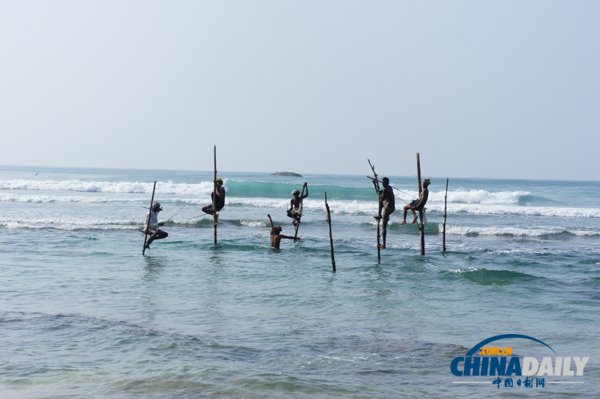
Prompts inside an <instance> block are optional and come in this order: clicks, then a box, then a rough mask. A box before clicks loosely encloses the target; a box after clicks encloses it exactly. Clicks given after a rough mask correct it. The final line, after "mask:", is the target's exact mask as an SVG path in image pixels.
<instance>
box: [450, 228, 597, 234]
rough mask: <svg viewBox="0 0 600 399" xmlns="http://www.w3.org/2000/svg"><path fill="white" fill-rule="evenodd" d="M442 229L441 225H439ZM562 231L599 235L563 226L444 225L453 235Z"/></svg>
mask: <svg viewBox="0 0 600 399" xmlns="http://www.w3.org/2000/svg"><path fill="white" fill-rule="evenodd" d="M440 231H442V226H440ZM562 233H570V234H574V235H577V236H600V231H594V230H579V229H567V228H563V227H533V228H522V227H497V226H491V227H462V226H446V234H453V235H461V236H467V235H482V236H502V235H509V236H516V237H542V236H547V235H556V234H562Z"/></svg>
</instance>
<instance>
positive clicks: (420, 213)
mask: <svg viewBox="0 0 600 399" xmlns="http://www.w3.org/2000/svg"><path fill="white" fill-rule="evenodd" d="M417 179H418V180H419V198H421V191H422V188H421V160H420V157H419V153H418V152H417ZM419 219H420V220H419V231H420V232H421V255H425V225H424V224H423V209H421V210H420V211H419Z"/></svg>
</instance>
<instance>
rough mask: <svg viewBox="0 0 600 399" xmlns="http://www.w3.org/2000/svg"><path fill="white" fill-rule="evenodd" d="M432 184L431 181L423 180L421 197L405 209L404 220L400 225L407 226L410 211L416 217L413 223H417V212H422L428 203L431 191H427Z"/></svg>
mask: <svg viewBox="0 0 600 399" xmlns="http://www.w3.org/2000/svg"><path fill="white" fill-rule="evenodd" d="M430 184H431V180H429V179H423V190H421V195H420V196H419V199H418V200H414V201H412V202H411V203H410V204H408V205H406V206H405V207H404V220H403V221H402V223H400V224H406V213H407V212H408V211H411V212H412V214H413V215H414V216H415V218H414V219H413V221H412V222H413V223H417V218H418V217H417V212H418V211H420V210H422V209H423V207H424V206H425V204H426V203H427V198H429V190H428V189H427V187H429V185H430Z"/></svg>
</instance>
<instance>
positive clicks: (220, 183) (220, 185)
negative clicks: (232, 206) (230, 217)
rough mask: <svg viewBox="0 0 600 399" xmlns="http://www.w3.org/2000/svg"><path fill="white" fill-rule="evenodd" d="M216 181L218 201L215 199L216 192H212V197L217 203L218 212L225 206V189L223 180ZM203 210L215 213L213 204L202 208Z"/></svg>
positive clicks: (210, 213)
mask: <svg viewBox="0 0 600 399" xmlns="http://www.w3.org/2000/svg"><path fill="white" fill-rule="evenodd" d="M214 182H215V183H217V190H216V191H217V198H216V201H215V193H214V192H213V193H211V194H210V197H211V199H212V200H213V201H214V202H215V204H216V205H217V212H219V211H220V210H221V209H223V207H224V206H225V189H224V188H223V180H221V179H217V180H215V181H214ZM202 212H204V213H208V214H209V215H212V214H214V213H215V211H214V209H213V205H212V204H210V205H207V206H205V207H204V208H202Z"/></svg>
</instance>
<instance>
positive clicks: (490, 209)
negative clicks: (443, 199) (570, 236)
mask: <svg viewBox="0 0 600 399" xmlns="http://www.w3.org/2000/svg"><path fill="white" fill-rule="evenodd" d="M426 208H427V210H429V211H430V212H431V211H433V212H443V211H444V205H443V204H442V205H440V204H429V203H428V204H427V206H426ZM448 213H451V214H452V213H454V214H456V213H469V214H474V215H522V216H548V217H567V218H600V209H597V208H565V207H550V206H507V205H470V204H464V205H461V204H452V205H448Z"/></svg>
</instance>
